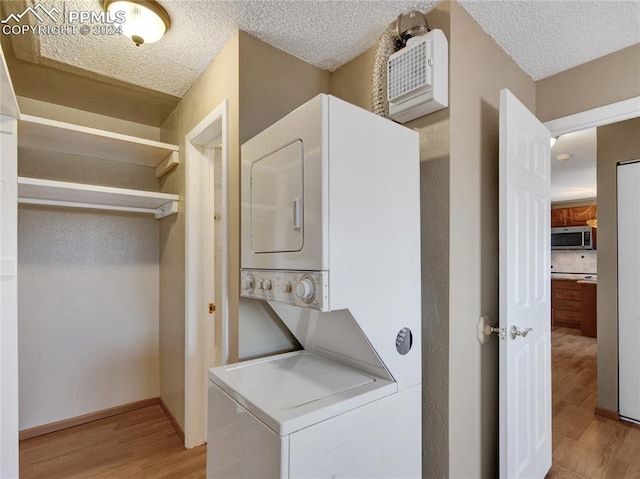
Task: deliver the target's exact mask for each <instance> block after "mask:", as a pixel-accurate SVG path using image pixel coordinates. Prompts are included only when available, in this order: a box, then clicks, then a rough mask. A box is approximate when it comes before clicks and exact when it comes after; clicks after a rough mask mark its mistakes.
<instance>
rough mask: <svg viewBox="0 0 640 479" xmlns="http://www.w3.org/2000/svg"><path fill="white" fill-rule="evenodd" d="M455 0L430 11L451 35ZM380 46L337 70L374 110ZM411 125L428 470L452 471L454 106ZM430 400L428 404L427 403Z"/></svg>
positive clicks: (341, 81)
mask: <svg viewBox="0 0 640 479" xmlns="http://www.w3.org/2000/svg"><path fill="white" fill-rule="evenodd" d="M449 9H450V4H449V3H448V2H443V3H442V4H440V5H439V6H437V7H436V8H435V9H433V10H431V11H430V12H429V13H428V15H427V20H428V22H429V26H430V27H431V28H440V29H442V30H443V31H444V32H445V35H447V36H449V22H450V19H449ZM374 54H375V46H374V47H373V48H370V49H369V50H367V51H366V52H364V53H362V54H361V55H359V56H358V57H356V58H355V59H353V60H352V61H350V62H349V63H347V64H345V65H343V66H342V67H341V68H339V69H338V70H336V71H334V72H333V73H332V74H331V94H333V95H335V96H337V97H339V98H342V99H343V100H346V101H348V102H350V103H353V104H355V105H358V106H360V107H362V108H365V109H367V110H371V75H372V71H373V59H374ZM406 126H408V127H409V128H412V129H414V130H416V131H418V132H419V134H420V198H421V199H420V203H421V204H420V216H421V225H422V227H421V235H422V323H423V327H422V329H423V330H422V340H423V351H422V355H423V356H422V365H423V371H422V381H423V404H424V405H425V407H424V409H423V418H422V421H423V432H422V435H423V444H422V449H423V475H424V477H447V476H448V471H449V447H448V444H449V442H448V441H449V439H448V437H449V436H448V428H449V424H448V421H449V379H448V371H449V341H448V338H449V317H448V311H449V281H448V278H449V261H448V258H449V188H450V186H449V109H448V108H446V109H444V110H441V111H439V112H436V113H433V114H431V115H428V116H425V117H422V118H418V119H416V120H414V121H412V122H410V123H407V124H406ZM426 405H428V407H427V406H426Z"/></svg>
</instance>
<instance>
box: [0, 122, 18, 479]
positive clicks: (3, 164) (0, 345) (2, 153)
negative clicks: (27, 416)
mask: <svg viewBox="0 0 640 479" xmlns="http://www.w3.org/2000/svg"><path fill="white" fill-rule="evenodd" d="M0 123H2V124H5V125H8V126H9V127H8V128H3V131H12V132H13V133H1V134H0V197H1V200H0V263H1V269H2V271H1V273H2V281H0V398H1V399H0V477H3V478H5V477H6V478H17V477H18V277H17V262H16V261H17V260H16V258H17V257H18V201H17V200H18V181H17V177H18V143H17V136H18V135H17V128H16V123H17V121H16V120H15V119H14V118H12V117H9V116H5V115H1V116H0Z"/></svg>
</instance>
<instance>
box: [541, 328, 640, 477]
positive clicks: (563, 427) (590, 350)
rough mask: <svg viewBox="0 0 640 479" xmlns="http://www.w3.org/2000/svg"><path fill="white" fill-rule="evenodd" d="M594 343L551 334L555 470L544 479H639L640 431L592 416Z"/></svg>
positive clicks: (567, 332) (565, 332) (575, 334)
mask: <svg viewBox="0 0 640 479" xmlns="http://www.w3.org/2000/svg"><path fill="white" fill-rule="evenodd" d="M596 352H597V345H596V340H595V339H593V338H587V337H583V336H580V331H578V330H574V329H569V328H554V329H553V332H552V353H551V358H552V364H553V365H552V370H553V466H552V468H551V471H550V472H549V474H548V475H547V479H564V478H567V479H569V478H571V479H573V478H575V479H578V478H588V479H600V478H602V479H631V478H640V428H637V427H634V426H630V425H628V424H625V423H622V422H619V421H614V420H611V419H605V418H602V417H599V416H595V415H594V409H595V407H596Z"/></svg>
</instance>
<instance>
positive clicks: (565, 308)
mask: <svg viewBox="0 0 640 479" xmlns="http://www.w3.org/2000/svg"><path fill="white" fill-rule="evenodd" d="M596 292H597V285H596V283H583V282H577V281H575V280H569V279H552V280H551V324H552V325H553V326H559V327H565V328H574V329H579V330H580V333H581V335H582V336H589V337H592V338H595V337H596V335H597V329H598V328H597V302H596V295H597V293H596Z"/></svg>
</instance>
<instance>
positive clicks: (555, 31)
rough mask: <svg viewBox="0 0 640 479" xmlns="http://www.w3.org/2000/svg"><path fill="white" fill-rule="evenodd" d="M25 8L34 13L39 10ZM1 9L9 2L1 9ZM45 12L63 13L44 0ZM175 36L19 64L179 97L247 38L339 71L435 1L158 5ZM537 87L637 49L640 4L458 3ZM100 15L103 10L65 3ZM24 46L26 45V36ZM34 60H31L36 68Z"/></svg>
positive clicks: (48, 40)
mask: <svg viewBox="0 0 640 479" xmlns="http://www.w3.org/2000/svg"><path fill="white" fill-rule="evenodd" d="M16 1H22V2H24V1H27V2H30V3H31V4H32V5H33V4H34V3H36V0H14V2H9V3H15V2H16ZM3 3H4V2H3ZM41 3H42V4H44V5H56V4H57V5H61V4H62V3H61V2H59V1H57V0H41ZM161 3H162V4H163V5H164V6H165V7H166V9H167V11H168V12H169V13H170V15H171V17H172V27H171V29H170V30H169V32H168V33H167V35H166V36H165V37H164V38H163V39H162V40H161V41H160V42H158V43H155V44H148V45H143V46H141V47H139V48H138V47H136V46H135V45H134V44H133V42H131V41H130V40H129V39H127V38H126V37H121V36H108V35H78V34H76V35H40V36H38V37H37V38H38V39H39V40H40V42H39V45H36V46H35V47H32V48H31V51H29V49H28V48H24V46H23V47H22V48H15V50H16V55H17V56H18V57H21V59H23V60H28V61H36V62H39V63H43V64H48V65H51V66H55V67H57V68H62V69H70V70H72V71H76V72H77V71H78V69H80V70H84V71H87V72H92V73H93V74H97V75H100V76H105V77H109V78H114V79H118V80H120V81H124V82H127V83H132V84H135V85H139V86H142V87H145V88H149V89H152V90H156V91H160V92H164V93H167V94H170V95H174V96H178V97H181V96H182V95H184V93H185V92H186V91H187V90H188V89H189V87H190V85H191V84H192V83H193V81H194V80H195V79H196V78H197V77H198V76H199V75H200V73H201V72H202V71H203V70H204V69H205V68H206V66H207V65H208V64H209V63H210V62H211V61H212V60H213V58H214V57H215V56H216V55H217V53H218V52H219V51H220V50H221V49H222V47H223V46H224V44H225V43H226V42H227V40H228V39H229V38H230V37H231V35H232V34H233V32H234V31H235V30H237V29H241V30H244V31H246V32H248V33H250V34H252V35H253V36H255V37H257V38H260V39H261V40H263V41H265V42H267V43H269V44H271V45H273V46H275V47H277V48H280V49H282V50H285V51H287V52H289V53H291V54H293V55H295V56H297V57H299V58H301V59H303V60H305V61H307V62H308V63H311V64H313V65H315V66H317V67H320V68H323V69H326V70H330V71H331V70H334V69H336V68H338V67H340V66H341V65H342V64H344V63H346V62H347V61H349V60H351V59H352V58H354V57H355V56H357V55H359V54H360V53H362V52H363V51H364V50H366V49H367V48H369V47H371V46H372V45H373V44H374V43H375V42H376V40H377V38H378V37H379V35H380V33H381V32H382V31H383V30H384V28H385V27H386V26H387V25H388V24H389V23H390V22H391V21H393V20H394V19H395V18H396V17H397V15H398V14H400V13H404V12H408V11H411V10H414V9H417V10H421V11H427V10H429V9H430V8H432V7H433V6H434V5H435V4H437V3H438V1H437V0H424V1H415V0H408V1H407V0H161ZM460 3H461V4H462V6H463V8H465V9H466V10H467V11H468V12H469V13H470V14H471V15H472V16H473V17H474V18H475V20H476V21H477V22H478V23H479V24H480V25H481V26H482V28H483V29H484V30H485V31H486V32H487V33H488V34H489V35H491V36H492V37H493V38H494V39H495V40H496V42H497V43H498V44H500V45H501V46H502V48H503V49H504V50H505V51H506V52H507V53H508V54H509V55H510V56H511V57H512V58H513V59H514V60H515V61H516V62H517V63H518V64H519V65H520V67H521V68H522V69H523V70H524V71H525V72H527V73H528V74H529V75H530V76H531V77H532V78H533V79H534V80H537V79H541V78H544V77H547V76H549V75H552V74H554V73H558V72H560V71H564V70H566V69H568V68H571V67H573V66H576V65H579V64H581V63H584V62H587V61H589V60H592V59H594V58H597V57H600V56H603V55H606V54H608V53H611V52H614V51H617V50H620V49H622V48H624V47H626V46H629V45H632V44H634V43H638V42H640V0H569V1H566V0H515V1H514V0H462V1H461V2H460ZM63 5H64V8H65V9H66V10H67V11H70V10H85V11H87V10H93V11H99V10H100V6H99V2H98V0H66V1H65V2H63ZM23 37H25V36H23ZM34 55H35V58H34Z"/></svg>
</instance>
